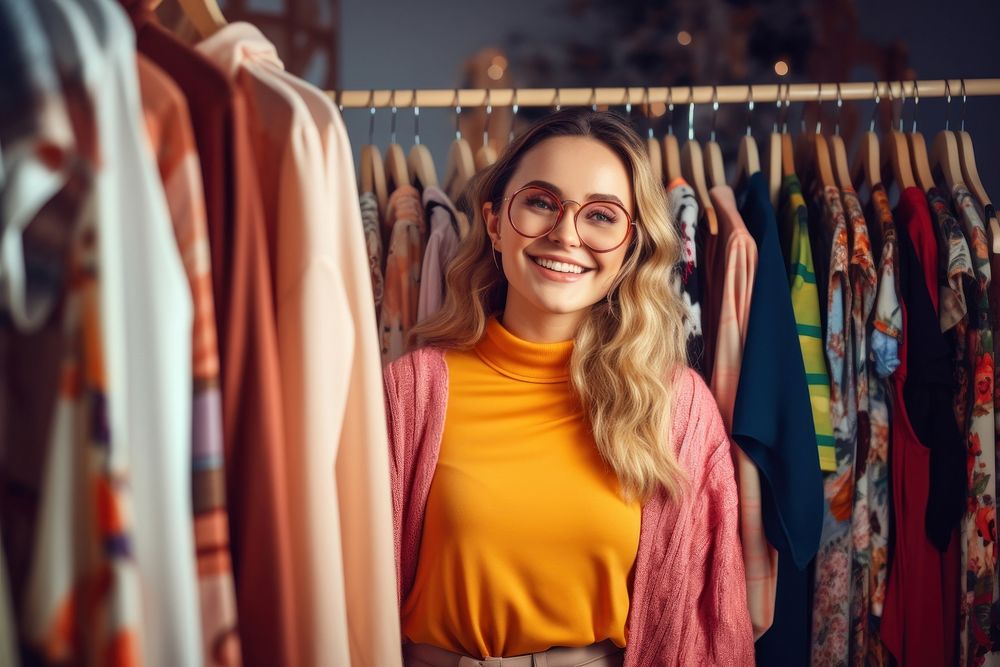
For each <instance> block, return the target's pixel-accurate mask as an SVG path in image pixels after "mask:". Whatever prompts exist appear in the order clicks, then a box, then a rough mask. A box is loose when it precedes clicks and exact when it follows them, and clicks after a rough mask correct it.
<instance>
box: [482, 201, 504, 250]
mask: <svg viewBox="0 0 1000 667" xmlns="http://www.w3.org/2000/svg"><path fill="white" fill-rule="evenodd" d="M483 220H485V221H486V233H487V234H489V235H490V239H491V240H492V241H493V247H494V248H496V245H497V243H499V242H500V216H499V215H496V214H494V213H493V203H492V202H486V203H484V204H483Z"/></svg>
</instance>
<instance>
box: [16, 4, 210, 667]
mask: <svg viewBox="0 0 1000 667" xmlns="http://www.w3.org/2000/svg"><path fill="white" fill-rule="evenodd" d="M45 7H46V8H47V9H46V11H50V12H51V13H50V14H49V16H50V20H61V21H62V22H63V23H64V24H68V25H69V26H70V29H71V31H72V33H73V34H74V36H75V38H76V40H77V42H76V46H77V50H78V53H79V54H80V57H81V59H83V60H84V61H89V62H86V65H85V70H86V75H85V80H86V81H87V88H88V91H89V93H90V100H91V102H92V104H93V110H94V118H95V119H96V136H97V137H98V146H99V153H98V154H99V155H100V163H99V164H100V165H101V166H103V165H110V164H113V165H115V168H114V169H110V168H102V169H100V170H99V174H98V176H97V178H96V179H95V190H94V201H93V207H94V208H93V209H92V212H93V215H94V236H96V238H97V239H98V240H97V242H96V245H95V246H94V248H95V251H96V256H97V257H96V266H98V267H99V271H100V280H99V281H98V283H97V289H96V292H95V293H96V294H99V299H100V310H99V311H98V318H99V326H100V329H99V331H100V335H99V336H98V337H97V338H95V339H90V340H89V344H90V345H94V346H98V347H100V348H101V354H102V355H103V363H104V372H103V373H101V374H100V378H101V380H103V381H104V387H105V388H106V391H107V394H106V404H105V406H106V407H105V409H106V417H107V419H106V420H101V421H98V422H97V425H98V426H99V429H98V430H96V431H91V432H89V433H88V431H87V430H83V429H81V430H79V431H77V432H76V433H72V434H69V438H70V440H69V442H70V443H72V442H73V441H74V440H73V438H87V437H95V439H96V440H97V441H98V442H100V443H102V444H104V445H105V446H106V448H107V449H106V452H107V457H108V459H107V460H106V466H105V467H104V468H103V469H100V468H93V469H100V470H102V473H104V474H107V475H108V477H105V478H104V479H103V482H104V483H105V484H106V485H105V486H104V487H103V489H102V491H103V494H104V495H103V497H100V496H99V497H98V498H93V497H91V498H90V499H87V500H86V501H85V502H82V503H80V502H78V501H79V499H78V498H74V497H73V496H72V489H73V485H72V484H71V483H62V482H63V481H64V480H63V479H62V478H60V477H59V476H60V475H62V474H65V472H64V470H63V469H62V468H61V467H62V466H64V465H66V464H67V457H68V456H72V454H67V453H66V451H65V450H64V451H63V453H61V454H54V453H53V454H51V455H50V471H51V475H52V476H53V477H49V478H47V480H46V485H45V489H46V493H47V494H50V495H49V497H47V498H46V499H45V500H44V501H43V509H42V512H43V517H42V518H40V521H41V522H42V523H48V524H49V525H48V526H47V527H46V528H44V529H43V528H40V529H39V532H40V534H41V537H40V540H39V542H38V545H39V546H38V550H37V553H38V554H39V557H38V559H37V560H36V566H37V567H36V569H35V570H34V572H33V573H32V577H33V582H32V584H30V585H29V588H30V589H31V590H32V591H33V592H34V594H33V595H31V596H30V597H32V599H33V601H34V604H35V605H36V606H35V607H34V611H33V613H32V614H31V616H32V617H33V619H34V621H36V622H40V623H39V624H36V625H35V626H34V627H35V629H36V632H35V633H34V634H33V637H34V638H35V639H36V640H37V639H40V638H42V637H49V636H51V635H53V634H54V635H58V634H59V633H64V632H67V630H68V629H69V628H70V627H71V626H67V625H66V624H65V623H63V622H62V620H63V618H64V617H65V615H67V614H72V613H73V610H74V607H75V606H76V605H81V604H82V605H86V604H87V603H86V601H85V600H83V599H82V598H78V596H81V595H83V594H85V592H86V588H84V587H81V586H79V585H80V584H84V583H86V582H87V581H88V579H89V577H90V576H92V575H94V574H97V575H100V574H101V573H100V571H99V570H98V571H97V572H95V571H94V570H92V569H89V568H88V569H77V567H78V565H79V564H78V563H74V562H73V560H74V558H73V557H74V553H75V552H74V550H73V547H71V546H69V545H67V544H66V543H65V542H61V543H60V542H59V540H65V539H67V535H66V533H70V531H69V529H68V528H64V529H63V530H62V532H63V535H62V536H61V537H60V535H59V532H60V528H59V523H60V522H62V521H65V520H66V519H67V518H69V517H74V516H76V517H78V519H79V520H78V521H73V520H72V519H71V523H70V525H74V523H75V524H76V525H83V526H85V525H92V526H95V527H97V528H98V529H100V530H101V533H100V534H99V535H95V536H94V537H95V538H103V539H102V541H101V542H98V544H99V545H102V546H103V548H104V549H106V550H107V551H105V552H104V553H105V556H106V557H107V556H109V555H110V554H109V553H108V551H110V552H111V553H112V554H113V557H112V558H111V560H109V561H105V564H104V567H105V568H114V567H115V566H120V567H123V568H124V569H126V570H127V569H129V567H130V565H126V563H127V562H128V561H129V560H131V559H133V558H134V560H132V561H131V563H133V564H134V566H137V567H138V569H139V571H140V572H141V573H142V602H141V605H142V606H141V609H140V608H139V604H140V603H139V600H138V598H137V597H136V596H137V595H138V592H139V591H138V589H137V588H133V587H130V586H128V585H125V586H123V587H122V588H119V589H117V595H120V596H122V597H118V598H112V599H113V600H114V601H113V602H109V601H108V599H104V600H103V601H102V603H101V604H102V605H104V604H109V605H110V606H107V607H99V609H98V610H94V611H93V612H90V613H87V614H86V615H85V618H88V619H93V620H92V621H91V622H93V621H96V620H97V619H98V618H100V616H101V615H103V613H107V614H108V615H109V616H110V620H109V623H108V624H107V625H104V626H97V627H94V632H93V634H94V636H95V637H97V638H98V639H110V640H112V641H114V640H116V639H117V638H119V637H120V638H121V639H122V642H123V647H122V651H123V655H124V657H123V663H122V664H128V663H129V662H131V661H134V660H141V661H144V662H148V663H150V664H154V665H159V664H164V665H169V664H188V663H192V662H197V661H198V660H199V658H200V656H201V647H202V641H201V631H200V624H199V613H198V594H197V577H196V569H195V552H194V539H193V534H192V531H191V515H192V509H191V478H190V461H191V441H190V425H191V395H190V380H191V339H190V327H191V318H192V312H191V295H190V292H189V289H188V286H187V281H186V279H185V275H184V269H183V266H182V264H181V259H180V257H179V255H178V252H177V245H176V242H175V241H174V238H173V231H172V229H171V224H170V218H169V213H168V210H167V205H166V201H165V199H164V195H163V190H162V186H161V184H160V183H159V179H158V176H157V171H156V164H155V162H154V160H153V156H152V153H151V151H150V150H149V146H148V140H147V139H146V137H145V136H144V134H145V128H143V127H142V113H141V106H140V99H139V86H138V76H137V73H136V62H135V50H134V44H133V40H132V30H131V28H130V26H129V25H128V22H127V19H126V18H125V16H124V15H123V13H122V10H121V8H120V7H119V6H118V5H117V4H115V3H112V2H110V1H107V0H99V1H97V2H93V3H91V4H90V5H88V6H87V8H86V9H83V8H81V7H79V6H78V5H77V4H76V3H71V2H66V1H65V0H53V2H51V3H46V4H45ZM134 211H143V222H144V224H142V225H136V224H132V219H131V217H130V216H132V215H133V212H134ZM86 327H88V328H89V331H91V332H93V331H95V330H96V329H95V325H94V324H93V323H88V324H87V325H86ZM90 356H91V358H95V357H94V354H93V352H91V355H90ZM57 419H58V417H57ZM57 424H58V425H57V429H58V428H60V427H64V426H66V425H67V424H68V422H65V421H63V422H61V423H59V422H57ZM104 433H113V434H114V436H113V438H114V439H115V441H114V442H109V441H108V440H106V439H103V438H102V436H103V435H104ZM56 437H58V436H56ZM84 442H85V441H84ZM63 446H65V443H64V444H63ZM81 465H82V464H81ZM83 469H84V470H86V469H87V468H86V467H84V468H83ZM101 482H102V480H101V479H97V480H94V487H97V488H100V487H101V486H102V484H101ZM126 486H127V488H128V489H129V491H124V489H125V488H126ZM94 487H90V488H94ZM122 494H125V495H128V494H130V495H131V498H132V507H131V508H129V506H128V504H129V503H128V502H127V501H124V502H122V501H120V500H119V498H118V497H117V496H119V495H122ZM105 498H107V499H108V504H107V505H101V504H100V501H102V500H104V499H105ZM120 502H121V504H119V503H120ZM67 505H70V506H67ZM73 505H76V506H73ZM98 509H100V510H101V511H110V514H105V515H103V519H105V521H104V523H103V524H100V523H97V522H93V521H91V522H88V521H87V519H86V518H85V517H86V514H84V515H83V516H81V515H79V514H76V512H80V513H85V512H87V511H94V512H96V511H97V510H98ZM133 512H134V514H133ZM136 515H137V516H141V517H143V521H142V522H135V523H134V524H133V523H132V522H131V517H132V516H136ZM50 522H51V523H50ZM130 524H131V525H130ZM125 527H128V533H127V534H122V533H121V529H122V528H125ZM69 539H70V540H72V539H73V538H72V537H70V538H69ZM45 540H54V541H56V543H55V544H53V543H52V542H49V543H48V544H46V543H45ZM109 540H110V541H111V542H112V544H108V542H109ZM74 546H77V547H80V546H82V545H79V544H77V545H74ZM92 550H93V547H92ZM100 551H101V549H100V548H99V549H98V553H100ZM91 557H92V554H87V555H86V556H83V557H82V558H81V561H86V560H87V559H88V558H91ZM59 561H62V562H61V563H60V562H59ZM92 565H93V564H92ZM107 575H108V572H107V570H105V571H104V576H107ZM111 579H114V574H113V573H112V574H111ZM90 581H93V580H92V579H90ZM136 585H138V582H136ZM98 597H100V596H98ZM124 597H128V598H129V599H128V600H125V599H123V598H124ZM116 605H121V607H120V608H118V607H117V606H116ZM101 610H103V611H101ZM119 622H121V625H119ZM116 628H120V629H121V632H120V633H119V632H116V631H115V629H116ZM39 629H40V630H41V631H40V632H39V631H38V630H39ZM105 633H107V635H109V636H104V637H102V635H103V634H105ZM140 637H141V638H140ZM64 639H65V638H64ZM69 640H70V641H71V640H72V638H69ZM100 650H102V651H104V650H111V651H115V650H117V649H116V648H115V647H114V646H106V647H101V649H100ZM78 655H79V654H78ZM79 657H80V658H81V659H83V657H82V655H79ZM68 658H69V659H73V656H72V654H71V655H70V656H68Z"/></svg>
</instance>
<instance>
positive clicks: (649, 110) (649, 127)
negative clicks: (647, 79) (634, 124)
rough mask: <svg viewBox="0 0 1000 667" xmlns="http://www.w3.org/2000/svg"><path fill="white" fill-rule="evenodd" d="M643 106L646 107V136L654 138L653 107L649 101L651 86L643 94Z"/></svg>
mask: <svg viewBox="0 0 1000 667" xmlns="http://www.w3.org/2000/svg"><path fill="white" fill-rule="evenodd" d="M642 106H643V107H645V109H646V136H647V137H649V138H650V139H652V138H653V107H652V105H650V103H649V87H648V86H647V87H646V92H645V94H644V95H643V103H642Z"/></svg>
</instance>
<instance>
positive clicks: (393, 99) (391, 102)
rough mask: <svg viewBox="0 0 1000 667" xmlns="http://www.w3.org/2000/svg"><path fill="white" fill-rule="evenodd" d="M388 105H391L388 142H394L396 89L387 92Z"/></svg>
mask: <svg viewBox="0 0 1000 667" xmlns="http://www.w3.org/2000/svg"><path fill="white" fill-rule="evenodd" d="M389 106H391V107H392V116H390V119H391V120H390V121H389V137H390V138H389V143H391V144H394V143H396V111H397V109H396V89H395V88H394V89H392V90H391V91H390V92H389Z"/></svg>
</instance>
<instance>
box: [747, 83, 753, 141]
mask: <svg viewBox="0 0 1000 667" xmlns="http://www.w3.org/2000/svg"><path fill="white" fill-rule="evenodd" d="M747 96H748V97H749V98H750V99H749V101H747V136H748V137H752V136H753V131H752V128H751V127H750V124H751V123H752V122H753V86H747Z"/></svg>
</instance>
